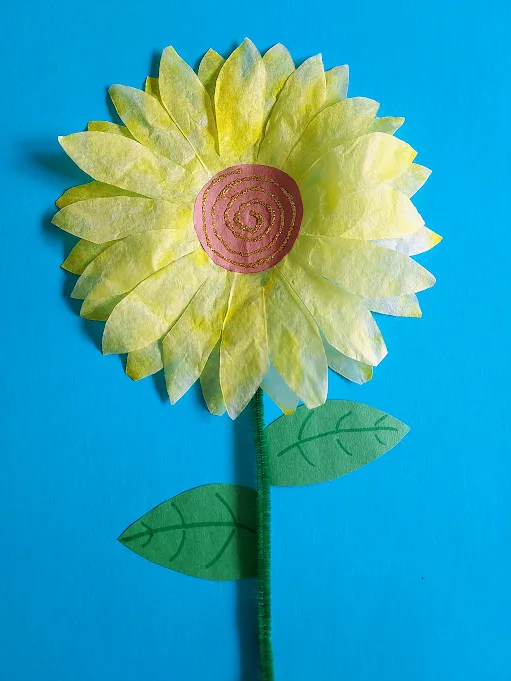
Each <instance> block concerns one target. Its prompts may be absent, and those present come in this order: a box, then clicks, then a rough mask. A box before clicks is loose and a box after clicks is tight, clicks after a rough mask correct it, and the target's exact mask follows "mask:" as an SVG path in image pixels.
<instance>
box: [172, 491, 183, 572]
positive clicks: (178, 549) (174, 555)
mask: <svg viewBox="0 0 511 681" xmlns="http://www.w3.org/2000/svg"><path fill="white" fill-rule="evenodd" d="M170 505H171V506H172V508H173V509H174V510H175V511H176V513H177V514H178V516H179V519H180V520H181V525H184V523H185V517H184V515H183V514H182V513H181V511H180V509H179V506H178V505H177V504H176V503H175V502H174V501H172V502H171V504H170ZM185 542H186V530H183V534H182V535H181V539H180V540H179V546H178V547H177V549H176V551H174V553H173V554H172V556H171V557H170V558H169V563H172V562H173V561H175V560H176V558H177V557H178V556H179V554H180V553H181V551H182V550H183V548H184V545H185Z"/></svg>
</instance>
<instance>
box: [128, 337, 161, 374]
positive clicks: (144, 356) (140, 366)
mask: <svg viewBox="0 0 511 681" xmlns="http://www.w3.org/2000/svg"><path fill="white" fill-rule="evenodd" d="M162 368H163V363H162V361H161V349H160V343H159V341H156V342H154V343H151V345H148V346H147V347H145V348H142V350H134V351H133V352H129V353H128V360H127V362H126V374H127V375H128V376H129V377H130V378H132V379H133V380H134V381H139V380H140V379H141V378H145V377H146V376H152V375H153V374H155V373H156V372H158V371H160V369H162Z"/></svg>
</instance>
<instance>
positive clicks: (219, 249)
mask: <svg viewBox="0 0 511 681" xmlns="http://www.w3.org/2000/svg"><path fill="white" fill-rule="evenodd" d="M302 217H303V205H302V199H301V196H300V190H299V189H298V186H297V185H296V182H295V181H294V180H293V179H292V178H291V177H290V176H289V175H287V174H286V173H284V172H282V170H279V169H278V168H273V167H271V166H264V165H257V164H244V165H237V166H233V167H232V168H226V169H225V170H222V171H221V172H220V173H218V174H217V175H215V177H213V178H212V179H211V180H210V181H209V182H208V183H207V184H206V185H205V186H204V187H203V188H202V189H201V191H200V193H199V195H198V196H197V199H196V201H195V209H194V224H195V231H196V232H197V236H198V237H199V240H200V242H201V244H202V247H203V248H204V250H205V251H206V253H207V254H208V255H209V257H210V258H211V259H212V260H213V262H215V263H216V264H217V265H221V266H222V267H224V268H225V269H226V270H231V272H243V273H250V272H264V270H267V269H269V268H270V267H273V265H276V264H277V263H278V262H280V261H281V260H282V258H283V257H284V256H285V255H286V254H287V253H289V251H290V250H291V248H292V247H293V244H294V243H295V241H296V238H297V236H298V232H299V231H300V225H301V223H302Z"/></svg>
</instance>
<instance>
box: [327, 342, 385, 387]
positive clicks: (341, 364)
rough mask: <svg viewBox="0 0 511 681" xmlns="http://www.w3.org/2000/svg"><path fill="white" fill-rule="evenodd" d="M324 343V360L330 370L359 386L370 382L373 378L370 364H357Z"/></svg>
mask: <svg viewBox="0 0 511 681" xmlns="http://www.w3.org/2000/svg"><path fill="white" fill-rule="evenodd" d="M324 343H325V352H326V358H327V361H328V366H329V367H330V369H332V370H333V371H335V372H336V373H337V374H340V375H341V376H343V377H344V378H347V379H348V381H353V382H354V383H358V384H360V385H362V383H367V381H370V380H371V378H372V377H373V367H372V366H371V365H370V364H364V362H357V361H356V360H355V359H351V358H350V357H346V356H345V355H343V354H342V353H340V352H339V351H338V350H336V349H335V348H334V347H332V346H331V345H330V344H329V343H328V342H327V341H324Z"/></svg>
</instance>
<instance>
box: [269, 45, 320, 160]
mask: <svg viewBox="0 0 511 681" xmlns="http://www.w3.org/2000/svg"><path fill="white" fill-rule="evenodd" d="M324 101H325V72H324V71H323V63H322V61H321V57H320V56H319V55H318V56H316V57H311V58H310V59H307V60H306V61H305V62H304V63H303V64H302V65H301V66H299V67H298V68H297V69H296V70H295V71H293V73H292V74H291V75H290V76H289V78H288V79H287V80H286V83H285V85H284V87H283V88H282V90H281V92H280V95H279V97H278V99H277V101H276V103H275V106H274V107H273V110H272V112H271V115H270V118H269V120H268V125H267V126H266V131H265V135H264V138H263V141H262V142H261V146H260V149H259V156H258V161H259V163H266V164H267V165H273V166H277V167H282V166H283V164H284V163H285V161H286V159H287V157H288V156H289V154H290V153H291V151H292V149H293V147H294V145H295V144H296V143H297V142H298V140H299V139H300V136H301V134H302V133H303V131H304V129H305V127H306V126H307V124H308V123H309V122H310V120H311V119H312V117H313V116H314V115H315V114H316V113H317V112H318V111H319V109H320V108H321V106H322V105H323V102H324Z"/></svg>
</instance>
